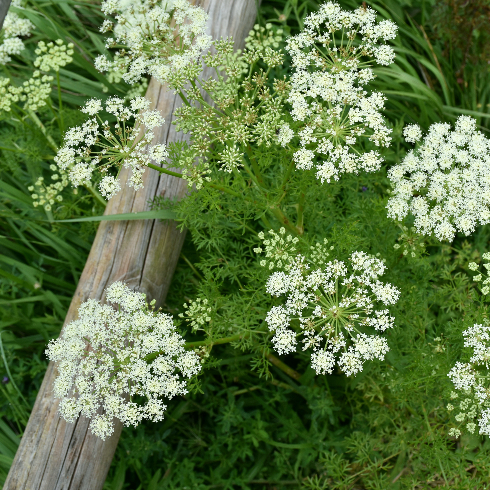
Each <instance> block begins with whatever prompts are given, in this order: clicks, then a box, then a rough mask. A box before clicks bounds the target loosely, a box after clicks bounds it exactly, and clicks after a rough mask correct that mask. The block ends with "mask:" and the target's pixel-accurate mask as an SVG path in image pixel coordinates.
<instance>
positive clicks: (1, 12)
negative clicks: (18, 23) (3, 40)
mask: <svg viewBox="0 0 490 490" xmlns="http://www.w3.org/2000/svg"><path fill="white" fill-rule="evenodd" d="M9 7H10V0H0V29H1V28H2V26H3V21H4V20H5V17H6V16H7V12H8V11H9Z"/></svg>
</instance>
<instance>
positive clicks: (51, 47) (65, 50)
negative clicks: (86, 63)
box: [34, 39, 74, 72]
mask: <svg viewBox="0 0 490 490" xmlns="http://www.w3.org/2000/svg"><path fill="white" fill-rule="evenodd" d="M73 46H74V45H73V43H69V44H63V41H62V40H61V39H57V40H56V41H55V42H54V43H53V42H49V43H48V44H46V43H45V42H44V41H39V42H38V43H37V48H36V50H35V53H36V54H37V55H38V56H37V58H36V59H35V60H34V66H35V67H37V68H39V69H40V70H41V71H51V70H53V71H55V72H58V71H60V68H62V67H64V66H66V65H67V64H68V63H71V62H72V61H73V57H72V55H73Z"/></svg>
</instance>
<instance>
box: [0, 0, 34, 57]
mask: <svg viewBox="0 0 490 490" xmlns="http://www.w3.org/2000/svg"><path fill="white" fill-rule="evenodd" d="M12 6H13V7H21V0H13V1H12ZM34 28H35V27H34V24H33V23H32V22H31V21H30V20H28V19H23V18H22V17H19V16H18V15H17V14H16V13H15V12H8V13H7V15H6V17H5V20H4V22H3V26H2V30H1V31H0V36H1V38H2V40H1V44H0V65H5V64H7V63H9V62H10V61H12V58H11V57H10V56H11V55H19V54H20V53H21V52H22V51H23V50H24V49H25V47H24V43H23V41H22V39H21V38H22V37H27V36H30V35H31V31H32V30H33V29H34Z"/></svg>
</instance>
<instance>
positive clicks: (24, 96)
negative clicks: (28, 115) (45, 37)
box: [0, 39, 73, 112]
mask: <svg viewBox="0 0 490 490" xmlns="http://www.w3.org/2000/svg"><path fill="white" fill-rule="evenodd" d="M35 53H36V54H37V55H38V56H37V58H36V59H35V60H34V67H35V68H36V70H34V72H33V73H32V77H31V78H30V79H29V80H26V81H25V82H23V84H22V85H20V86H18V87H16V86H14V85H12V84H11V81H10V79H8V78H2V77H0V111H5V112H10V111H11V110H12V104H17V103H18V102H24V105H23V107H22V109H23V110H26V111H27V110H31V111H34V112H35V111H37V110H38V109H40V108H41V107H44V106H45V105H46V104H47V100H48V98H49V96H50V94H51V89H52V87H51V85H52V82H53V80H54V77H53V76H51V75H48V73H49V72H51V71H54V72H58V71H59V69H60V67H64V66H66V65H67V64H68V63H71V62H72V60H73V57H72V55H73V44H72V43H69V44H64V43H63V41H62V40H61V39H57V40H56V41H55V42H54V43H53V42H49V43H48V44H46V43H45V42H44V41H39V42H38V43H37V47H36V49H35Z"/></svg>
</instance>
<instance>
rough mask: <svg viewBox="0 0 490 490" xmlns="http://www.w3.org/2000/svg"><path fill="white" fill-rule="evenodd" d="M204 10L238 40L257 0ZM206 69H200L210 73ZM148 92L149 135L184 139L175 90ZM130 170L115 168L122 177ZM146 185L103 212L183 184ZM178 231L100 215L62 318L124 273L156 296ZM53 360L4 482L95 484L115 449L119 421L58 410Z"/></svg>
mask: <svg viewBox="0 0 490 490" xmlns="http://www.w3.org/2000/svg"><path fill="white" fill-rule="evenodd" d="M198 3H199V4H200V5H201V6H202V7H203V8H204V9H205V10H206V11H207V12H208V13H209V17H210V20H209V28H208V31H209V34H211V35H212V36H213V38H220V37H227V36H233V38H234V39H235V43H236V47H242V46H241V45H243V40H244V39H245V37H246V36H247V34H248V31H249V30H250V29H251V28H252V26H253V22H254V20H255V16H256V2H255V0H202V1H201V2H198ZM209 75H210V73H209V74H206V73H205V74H204V76H209ZM147 98H148V99H149V100H151V102H152V104H151V108H157V109H159V110H160V111H161V113H162V115H163V116H164V117H165V120H166V124H165V125H164V127H163V128H161V130H160V132H159V133H158V134H157V136H156V138H155V142H156V141H158V142H167V141H176V140H178V139H182V138H181V135H178V134H176V132H175V127H174V126H172V125H171V124H170V123H171V120H172V113H173V111H174V109H175V107H177V106H178V105H179V104H180V101H179V99H178V97H177V96H175V95H173V94H172V93H171V92H169V91H166V90H165V89H164V88H162V87H161V85H160V84H159V83H157V82H155V81H154V80H151V82H150V84H149V87H148V91H147ZM127 178H128V173H127V172H124V171H123V172H122V173H121V180H122V184H124V181H125V180H126V179H127ZM144 183H145V184H144V189H141V190H139V191H138V192H134V191H133V190H132V189H130V188H129V187H126V186H124V185H122V188H123V190H122V191H121V192H120V193H119V194H118V195H117V196H116V197H114V198H113V199H111V201H110V202H109V204H108V206H107V208H106V211H105V214H108V215H110V214H118V213H128V212H139V211H145V210H147V209H148V201H149V200H150V199H152V198H154V197H155V196H158V195H165V197H166V198H170V199H172V198H181V197H182V196H183V195H184V194H185V193H186V192H187V186H186V183H185V181H183V180H182V179H178V178H175V177H171V176H168V175H163V174H158V173H157V172H156V171H154V170H147V171H146V172H145V175H144ZM183 241H184V233H181V232H180V231H178V230H177V229H176V225H175V223H174V222H164V223H162V222H158V221H155V220H142V221H113V222H111V221H104V222H101V224H100V225H99V228H98V231H97V234H96V237H95V240H94V243H93V245H92V249H91V251H90V254H89V257H88V259H87V263H86V265H85V268H84V270H83V273H82V275H81V278H80V282H79V284H78V287H77V289H76V292H75V295H74V297H73V300H72V303H71V305H70V308H69V310H68V314H67V316H66V319H65V325H66V324H68V323H69V322H71V321H72V320H74V319H75V318H76V316H77V310H78V307H79V306H80V304H81V303H82V302H84V301H85V300H86V299H88V298H96V299H103V292H104V289H105V288H106V287H107V286H108V285H110V284H111V283H112V282H114V281H117V280H122V281H124V282H126V283H127V284H128V285H129V286H130V287H134V288H137V289H138V290H140V291H143V292H145V293H147V294H148V297H149V298H151V299H153V298H154V299H156V300H157V304H159V303H162V302H163V301H164V299H165V296H166V294H167V292H168V288H169V286H170V282H171V279H172V275H173V272H174V269H175V266H176V264H177V260H178V258H179V255H180V250H181V248H182V244H183ZM55 377H56V367H55V365H54V364H53V363H50V364H49V366H48V369H47V371H46V375H45V376H44V380H43V383H42V385H41V388H40V390H39V393H38V396H37V399H36V403H35V405H34V408H33V410H32V413H31V416H30V418H29V422H28V424H27V427H26V430H25V432H24V435H23V437H22V440H21V443H20V446H19V449H18V451H17V454H16V456H15V459H14V461H13V464H12V467H11V469H10V472H9V474H8V477H7V480H6V482H5V485H4V487H3V489H4V490H62V489H63V490H67V489H70V490H75V489H76V490H99V489H101V488H102V487H103V485H104V481H105V478H106V476H107V472H108V470H109V467H110V464H111V461H112V458H113V455H114V451H115V449H116V446H117V443H118V440H119V437H120V435H121V430H122V426H121V424H120V423H119V422H118V423H116V428H115V432H114V434H113V435H112V436H111V437H110V438H108V439H106V441H102V440H101V439H99V438H97V437H95V436H93V435H92V434H91V433H90V432H89V430H88V425H89V422H90V421H89V420H88V419H86V418H85V417H80V418H79V419H78V420H77V421H76V422H75V423H73V424H68V423H66V422H65V421H64V420H63V419H60V418H59V415H58V401H57V400H56V399H55V398H54V397H53V382H54V379H55Z"/></svg>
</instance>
